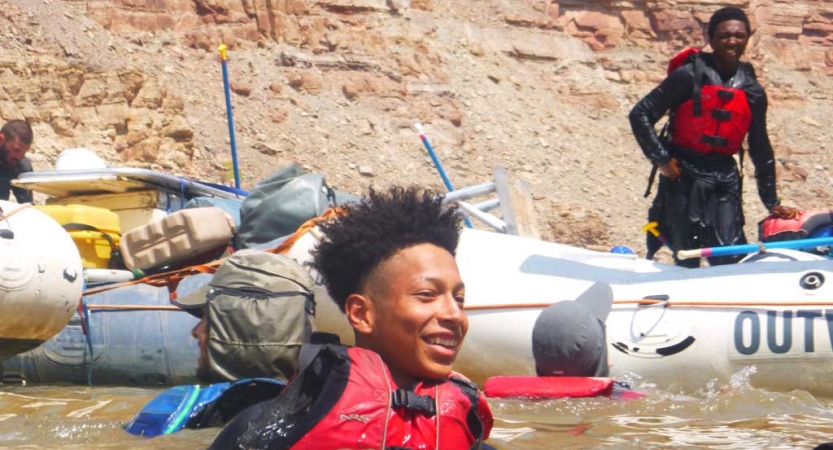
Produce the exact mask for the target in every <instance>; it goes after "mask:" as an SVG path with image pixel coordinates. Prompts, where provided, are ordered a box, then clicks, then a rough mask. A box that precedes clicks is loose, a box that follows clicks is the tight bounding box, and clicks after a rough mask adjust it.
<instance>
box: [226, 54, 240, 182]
mask: <svg viewBox="0 0 833 450" xmlns="http://www.w3.org/2000/svg"><path fill="white" fill-rule="evenodd" d="M222 62H223V87H224V88H225V91H226V112H227V116H228V135H229V141H230V142H231V164H232V166H233V170H234V187H235V188H237V189H240V167H238V165H237V143H236V142H235V141H234V115H233V114H232V111H231V87H230V86H229V81H228V65H227V64H226V60H225V59H223V60H222Z"/></svg>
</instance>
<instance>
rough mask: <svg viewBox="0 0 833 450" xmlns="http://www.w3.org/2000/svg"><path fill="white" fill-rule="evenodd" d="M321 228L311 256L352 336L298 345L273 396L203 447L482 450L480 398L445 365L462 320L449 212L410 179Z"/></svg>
mask: <svg viewBox="0 0 833 450" xmlns="http://www.w3.org/2000/svg"><path fill="white" fill-rule="evenodd" d="M320 229H321V231H322V232H323V233H324V236H325V237H324V238H323V240H322V241H321V243H320V244H319V245H318V247H317V249H316V250H315V251H314V253H313V263H312V266H313V267H314V268H315V269H316V270H317V271H318V272H319V274H320V275H321V276H322V279H323V281H324V284H325V285H326V287H327V291H328V292H329V294H330V297H331V298H332V299H333V300H334V301H335V302H336V303H337V304H338V306H339V308H340V309H341V311H342V312H343V313H344V314H345V315H346V318H347V321H348V322H349V323H350V325H351V326H352V328H353V331H354V335H355V340H356V346H355V347H344V346H341V345H338V344H337V343H322V344H317V347H315V346H307V347H306V348H304V349H303V350H302V353H301V366H302V369H301V371H300V373H299V374H298V375H297V376H296V377H295V378H294V379H293V380H292V381H291V382H290V383H289V385H287V387H286V389H284V391H283V392H282V393H281V394H280V396H278V397H277V398H276V399H274V400H272V401H268V402H262V403H260V404H257V405H254V406H252V407H250V408H248V409H247V410H244V411H243V412H241V413H240V414H239V415H238V416H237V417H235V418H234V419H233V420H232V421H231V422H230V423H229V424H228V425H227V426H226V428H224V429H223V431H222V432H221V433H220V435H219V436H218V437H217V439H216V440H215V441H214V443H213V444H212V446H211V448H213V449H233V448H234V449H242V448H245V449H266V448H269V449H289V448H291V449H313V448H314V449H346V448H351V449H359V448H361V449H365V448H383V447H384V448H401V449H424V450H438V449H440V448H442V449H444V450H445V449H485V448H491V447H489V446H488V445H487V444H483V443H482V441H483V440H485V439H487V438H488V437H489V433H490V431H491V428H492V422H493V421H492V414H491V410H490V409H489V406H488V404H487V403H486V400H485V397H484V396H483V395H482V393H481V392H480V391H479V390H478V389H477V387H476V386H475V385H473V384H472V383H471V382H469V381H468V380H466V379H465V378H464V377H462V376H461V375H459V374H457V373H455V372H453V371H452V370H451V369H452V364H453V363H454V360H455V359H456V357H457V353H458V352H459V350H460V347H461V346H462V344H463V338H464V337H465V335H466V331H467V329H468V319H467V317H466V313H465V311H463V304H464V302H465V286H464V284H463V281H462V280H461V279H460V273H459V271H458V268H457V263H456V261H455V256H454V255H455V250H456V248H457V243H458V241H459V238H460V217H459V215H458V213H457V212H456V211H455V210H454V209H449V208H446V207H445V206H444V205H443V204H442V197H441V196H439V195H434V194H432V193H430V192H421V191H419V190H417V189H416V188H409V189H403V188H392V189H390V191H387V192H382V193H380V192H376V191H373V190H371V191H370V195H369V197H368V198H366V199H364V200H362V201H361V202H357V203H351V204H348V205H347V206H345V207H344V210H343V211H342V212H341V213H340V214H339V216H338V218H337V219H335V220H334V221H330V222H327V223H324V224H322V225H321V226H320ZM311 349H312V350H313V351H310V350H311Z"/></svg>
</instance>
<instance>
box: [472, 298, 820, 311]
mask: <svg viewBox="0 0 833 450" xmlns="http://www.w3.org/2000/svg"><path fill="white" fill-rule="evenodd" d="M568 301H569V300H568ZM553 303H554V302H537V303H502V304H501V303H499V304H496V305H466V306H464V307H463V309H464V310H466V311H489V310H494V309H541V308H546V307H547V306H550V305H552V304H553ZM613 305H614V306H615V305H645V306H650V305H662V306H666V307H671V306H676V307H704V308H736V307H749V308H755V307H757V308H767V307H770V306H831V305H833V301H816V302H814V301H778V302H761V301H757V302H720V303H717V302H713V301H712V302H709V301H702V300H701V301H671V300H656V299H639V300H614V301H613Z"/></svg>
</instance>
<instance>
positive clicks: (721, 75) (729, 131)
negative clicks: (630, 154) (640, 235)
mask: <svg viewBox="0 0 833 450" xmlns="http://www.w3.org/2000/svg"><path fill="white" fill-rule="evenodd" d="M751 34H752V29H751V27H750V24H749V18H748V17H747V16H746V14H745V13H744V12H743V11H742V10H740V9H738V8H734V7H726V8H722V9H719V10H717V11H716V12H715V13H714V14H713V15H712V17H711V19H710V20H709V24H708V37H709V44H710V46H711V48H712V52H711V53H706V52H700V51H689V52H685V53H683V54H681V57H680V58H679V59H682V61H681V62H682V64H681V65H680V66H679V67H678V68H676V69H675V70H673V71H671V72H670V73H669V75H668V77H667V78H666V79H665V80H664V81H663V82H662V83H660V85H659V86H658V87H656V88H655V89H654V90H652V91H651V92H650V93H649V94H648V95H646V96H645V97H644V98H643V99H642V100H640V101H639V103H637V105H636V106H635V107H634V108H633V110H632V111H631V113H630V117H629V118H630V122H631V127H632V129H633V133H634V136H635V137H636V140H637V142H638V143H639V146H640V147H641V148H642V151H643V153H644V154H645V156H646V157H648V159H649V160H650V161H651V162H652V163H653V164H654V165H655V166H656V167H657V168H658V169H659V172H660V173H661V174H662V176H661V177H660V184H659V190H658V193H657V196H656V198H655V200H654V204H653V206H652V207H651V210H650V211H649V213H648V216H649V220H650V221H658V222H659V225H660V232H661V233H662V234H664V235H665V236H666V237H667V238H668V239H669V241H670V244H671V246H672V248H673V249H674V251H675V253H676V251H677V250H681V249H691V248H703V247H713V246H721V245H736V244H743V243H746V237H745V236H744V233H743V223H744V218H743V211H742V208H741V207H742V201H741V184H740V183H741V179H740V174H739V171H738V167H737V163H736V162H735V158H734V157H733V156H734V155H735V154H737V153H738V152H740V151H742V148H741V147H742V145H743V141H744V139H745V138H746V136H747V134H748V137H749V156H750V157H751V158H752V163H753V164H754V165H755V178H756V180H757V184H758V194H759V196H760V198H761V201H762V202H763V204H764V206H765V207H766V208H767V210H769V211H770V213H771V214H772V215H774V216H776V217H781V218H794V217H796V215H797V213H798V210H797V209H795V208H791V207H786V206H782V205H780V201H779V200H778V196H777V195H776V189H775V158H774V156H773V150H772V145H771V144H770V141H769V136H768V135H767V130H766V112H767V97H766V93H765V92H764V89H763V88H762V87H761V85H760V84H759V83H758V81H757V80H756V78H755V71H754V69H753V68H752V65H751V64H749V63H746V62H742V61H741V56H743V54H744V52H745V51H746V45H747V44H748V42H749V37H750V36H751ZM675 59H677V58H675ZM668 111H671V119H670V124H669V130H670V139H663V138H661V137H660V136H658V134H657V133H656V131H655V130H654V125H655V124H656V123H657V121H659V120H660V118H661V117H662V116H663V115H664V114H665V113H666V112H668ZM661 245H662V244H660V243H658V241H656V242H654V241H653V240H652V239H651V238H650V237H649V245H648V254H649V255H648V256H649V258H650V257H652V256H653V253H654V252H655V251H656V250H658V249H659V247H660V246H661ZM675 258H676V255H675ZM735 261H736V258H735V257H721V258H710V259H709V263H710V264H712V265H715V264H726V263H731V262H735ZM676 262H677V264H679V265H683V266H688V267H697V266H698V265H699V260H697V259H692V260H685V261H680V260H677V261H676Z"/></svg>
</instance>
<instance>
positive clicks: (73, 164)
mask: <svg viewBox="0 0 833 450" xmlns="http://www.w3.org/2000/svg"><path fill="white" fill-rule="evenodd" d="M106 168H107V163H105V162H104V160H103V159H101V158H100V157H99V156H98V155H96V154H95V152H93V151H92V150H89V149H86V148H70V149H67V150H64V151H62V152H61V153H60V154H59V155H58V159H57V160H56V161H55V170H84V169H106Z"/></svg>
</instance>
